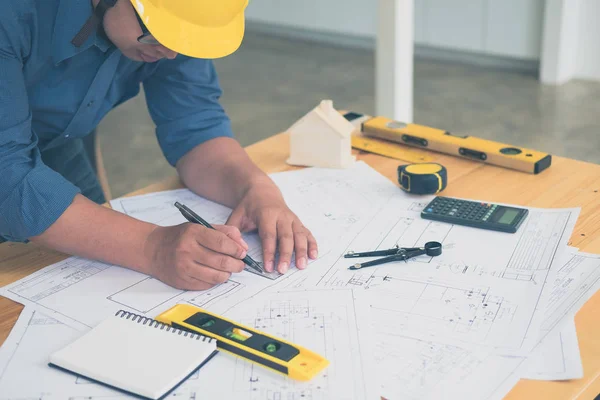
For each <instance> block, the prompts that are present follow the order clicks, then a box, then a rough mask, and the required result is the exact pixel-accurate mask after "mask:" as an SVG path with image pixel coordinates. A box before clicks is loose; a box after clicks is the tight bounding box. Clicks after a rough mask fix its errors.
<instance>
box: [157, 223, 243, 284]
mask: <svg viewBox="0 0 600 400" xmlns="http://www.w3.org/2000/svg"><path fill="white" fill-rule="evenodd" d="M214 227H215V230H213V229H209V228H206V227H204V226H202V225H199V224H192V223H184V224H181V225H175V226H167V227H162V226H159V227H157V228H156V229H154V230H153V231H152V233H150V235H149V236H148V239H147V241H146V245H145V252H146V254H147V256H148V257H149V260H150V268H149V271H148V273H149V274H150V275H152V276H154V277H155V278H157V279H159V280H161V281H162V282H164V283H166V284H167V285H169V286H173V287H175V288H178V289H182V290H206V289H209V288H211V287H213V286H215V285H217V284H219V283H223V282H225V281H227V280H228V279H229V277H230V276H231V274H232V273H234V272H241V271H242V270H243V269H244V262H243V261H242V259H243V258H244V257H245V256H246V252H247V250H248V245H247V244H246V242H244V240H243V239H242V235H241V233H240V231H239V230H238V229H237V228H235V227H232V226H227V225H214Z"/></svg>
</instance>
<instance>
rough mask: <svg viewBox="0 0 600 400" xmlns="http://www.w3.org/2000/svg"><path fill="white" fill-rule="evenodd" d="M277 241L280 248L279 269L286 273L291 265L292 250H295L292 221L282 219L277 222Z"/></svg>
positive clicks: (280, 271)
mask: <svg viewBox="0 0 600 400" xmlns="http://www.w3.org/2000/svg"><path fill="white" fill-rule="evenodd" d="M277 241H278V243H277V244H278V249H279V265H278V266H277V270H278V271H279V273H281V274H285V273H286V272H287V270H288V268H289V266H290V262H291V259H292V252H293V251H294V232H293V231H292V223H291V222H290V221H287V220H283V219H280V220H279V221H278V222H277Z"/></svg>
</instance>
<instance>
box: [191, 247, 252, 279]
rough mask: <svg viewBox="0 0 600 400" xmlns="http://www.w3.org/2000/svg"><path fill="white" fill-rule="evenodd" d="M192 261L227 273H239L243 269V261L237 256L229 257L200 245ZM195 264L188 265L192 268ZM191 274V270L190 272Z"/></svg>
mask: <svg viewBox="0 0 600 400" xmlns="http://www.w3.org/2000/svg"><path fill="white" fill-rule="evenodd" d="M194 261H195V262H196V264H198V265H204V266H207V267H210V268H212V269H216V270H218V271H224V272H228V273H239V272H242V271H243V269H244V265H245V264H244V262H243V261H242V260H240V259H238V258H234V257H230V256H227V255H225V254H221V253H217V252H214V251H212V250H210V249H207V248H206V247H202V246H200V248H199V249H198V251H197V253H196V254H195V255H194ZM194 267H195V266H192V267H190V268H191V269H192V270H195V269H197V268H194ZM190 274H191V272H190Z"/></svg>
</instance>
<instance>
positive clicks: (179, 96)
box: [144, 54, 233, 166]
mask: <svg viewBox="0 0 600 400" xmlns="http://www.w3.org/2000/svg"><path fill="white" fill-rule="evenodd" d="M144 91H145V94H146V101H147V104H148V110H149V113H150V116H151V117H152V119H153V121H154V123H155V124H156V136H157V138H158V143H159V145H160V147H161V149H162V152H163V154H164V155H165V157H166V159H167V161H168V162H169V164H171V165H172V166H175V165H176V163H177V161H178V160H179V159H180V158H181V157H182V156H184V155H185V154H186V153H187V152H188V151H190V150H192V149H193V148H194V147H195V146H197V145H199V144H201V143H203V142H205V141H207V140H210V139H213V138H216V137H220V136H226V137H233V133H232V130H231V122H230V120H229V117H228V116H227V114H226V113H225V110H224V109H223V107H222V106H221V104H220V103H219V99H220V96H221V94H222V90H221V87H220V85H219V81H218V78H217V73H216V71H215V67H214V65H213V62H212V61H211V60H205V59H196V58H190V57H186V56H183V55H181V54H179V55H178V56H177V57H176V58H175V59H173V60H167V59H163V60H161V61H159V65H158V67H157V68H156V70H155V71H154V72H153V73H152V74H151V75H150V76H149V77H148V78H146V79H145V80H144Z"/></svg>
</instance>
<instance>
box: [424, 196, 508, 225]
mask: <svg viewBox="0 0 600 400" xmlns="http://www.w3.org/2000/svg"><path fill="white" fill-rule="evenodd" d="M497 207H498V206H497V205H495V204H489V203H478V202H474V201H467V200H458V199H452V198H445V197H436V198H435V199H434V200H433V201H432V202H431V203H430V204H429V205H428V207H427V208H426V209H425V211H426V212H428V213H431V214H437V215H444V216H448V217H454V218H460V219H465V220H471V221H487V220H488V219H489V218H490V216H491V215H492V213H493V212H494V211H495V210H496V208H497Z"/></svg>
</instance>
